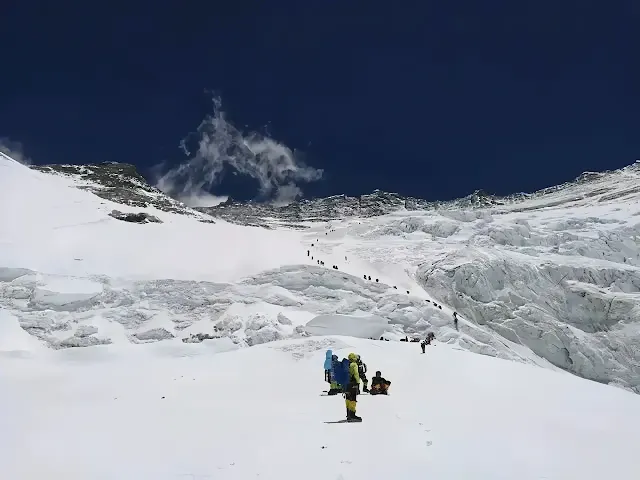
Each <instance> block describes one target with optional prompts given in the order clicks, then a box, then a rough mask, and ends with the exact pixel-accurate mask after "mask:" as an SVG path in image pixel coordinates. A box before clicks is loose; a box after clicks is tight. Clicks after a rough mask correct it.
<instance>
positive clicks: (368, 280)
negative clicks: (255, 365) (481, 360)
mask: <svg viewBox="0 0 640 480" xmlns="http://www.w3.org/2000/svg"><path fill="white" fill-rule="evenodd" d="M639 184H640V163H636V164H633V165H630V166H629V167H626V168H624V169H620V170H616V171H612V172H602V173H592V172H591V173H586V174H584V175H581V176H580V177H579V178H577V179H576V180H575V181H573V182H568V183H566V184H563V185H558V186H554V187H550V188H547V189H544V190H541V191H539V192H534V193H531V194H514V195H511V196H507V197H497V196H493V195H490V194H488V193H486V192H482V191H480V190H479V191H476V192H474V193H473V194H471V195H469V196H467V197H465V198H461V199H458V200H454V201H451V202H427V201H424V200H421V199H417V198H410V197H404V196H402V195H399V194H396V193H388V192H383V191H380V190H377V191H374V192H372V193H371V194H368V195H360V196H354V197H349V196H345V195H338V196H333V197H329V198H323V199H311V200H301V201H298V202H293V203H292V204H290V205H287V206H285V207H277V206H273V205H266V204H258V203H255V202H248V203H242V202H234V201H228V202H225V203H224V204H221V205H219V206H217V207H213V208H207V209H199V210H194V209H189V208H187V207H185V206H184V205H182V204H180V203H179V202H176V201H175V200H174V199H171V198H169V197H167V196H166V195H164V194H163V193H162V192H161V191H159V190H158V189H156V188H154V187H151V186H149V185H148V183H147V182H146V181H145V180H144V178H143V177H142V176H140V175H139V174H138V172H136V171H135V168H134V167H132V166H131V165H124V164H114V163H107V164H91V165H57V166H56V165H51V166H47V167H36V168H33V169H30V168H28V167H26V166H24V165H20V164H18V163H17V162H14V161H13V160H11V159H10V158H7V157H6V156H0V309H2V310H4V311H6V312H9V313H10V314H11V315H12V316H13V318H15V319H17V321H18V323H19V325H20V326H21V327H22V329H23V330H25V331H26V332H28V333H29V334H31V335H32V336H33V337H34V338H37V339H38V341H39V342H42V344H43V345H49V346H51V347H53V348H67V349H69V348H72V347H73V348H72V349H77V348H75V347H82V346H91V345H102V346H104V345H105V344H108V343H113V344H117V345H120V344H126V345H128V346H130V345H136V347H135V348H138V347H140V348H143V344H146V343H160V344H164V343H171V342H173V341H177V342H180V343H182V342H184V343H185V344H189V345H190V344H192V343H199V342H202V343H203V344H207V343H211V342H214V341H216V342H217V341H223V340H222V339H229V341H231V342H232V343H233V345H235V346H236V347H246V346H255V345H258V344H261V343H266V342H272V341H275V340H279V339H284V338H290V337H303V336H307V335H311V334H314V335H315V334H318V333H326V332H327V329H328V328H331V331H332V332H338V333H347V334H349V335H355V336H366V337H376V336H378V332H379V331H380V330H379V329H381V328H382V325H379V324H377V323H375V322H373V324H372V325H374V324H375V328H374V327H373V326H372V327H371V329H370V330H369V329H367V330H366V332H364V333H363V331H362V330H360V326H361V325H360V326H359V325H357V324H356V323H354V322H356V320H357V321H359V322H361V321H362V320H361V319H362V318H367V317H369V318H372V317H375V318H381V319H384V320H385V321H386V322H387V324H386V326H385V332H386V333H387V337H389V338H391V339H394V338H400V337H404V336H405V335H409V336H424V335H425V334H426V333H427V332H434V333H435V335H436V339H437V341H438V343H448V344H451V345H453V346H455V347H456V348H459V349H463V350H468V351H471V352H474V353H478V354H482V355H487V356H494V357H499V358H503V359H509V360H514V361H517V362H524V363H530V364H534V365H538V366H542V367H544V368H547V369H552V370H557V369H564V370H566V371H568V372H571V373H574V374H577V375H580V376H583V377H585V378H588V379H592V380H596V381H598V382H602V383H607V384H612V385H616V386H619V387H622V388H625V389H629V390H632V391H635V392H640V356H639V355H640V353H639V352H640V311H639V309H640V275H639V269H640V242H639V239H640V188H639V187H638V185H639ZM114 211H117V212H119V214H122V215H123V216H124V217H122V218H129V219H134V220H135V219H157V220H158V222H152V223H147V221H146V220H145V222H143V223H131V222H128V221H122V220H119V219H116V218H113V216H112V215H111V216H110V214H113V212H114ZM117 216H118V217H120V215H117ZM249 225H253V226H249ZM60 282H62V284H61V283H60ZM454 311H457V312H458V313H459V318H460V322H459V325H458V329H455V328H454V326H453V319H452V315H453V312H454ZM335 315H341V316H344V317H346V320H345V319H343V322H342V323H339V322H336V321H335V319H336V318H337V317H335ZM323 316H324V317H323ZM316 317H321V318H325V320H326V319H333V320H332V321H331V322H329V321H328V320H326V321H325V322H324V323H322V322H320V323H319V324H317V325H315V326H314V324H313V322H312V323H311V324H310V327H309V329H307V327H306V325H307V324H309V322H310V321H311V320H313V319H314V318H316ZM367 328H368V327H367ZM323 329H324V332H322V330H323ZM96 330H97V332H96ZM100 348H101V347H100Z"/></svg>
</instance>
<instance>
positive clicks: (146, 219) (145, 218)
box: [109, 210, 162, 223]
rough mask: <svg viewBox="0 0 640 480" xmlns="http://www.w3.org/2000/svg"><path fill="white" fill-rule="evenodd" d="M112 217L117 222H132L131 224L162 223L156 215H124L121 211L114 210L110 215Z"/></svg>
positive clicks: (142, 213) (143, 213) (140, 213)
mask: <svg viewBox="0 0 640 480" xmlns="http://www.w3.org/2000/svg"><path fill="white" fill-rule="evenodd" d="M109 216H110V217H113V218H115V219H117V220H122V221H123V222H131V223H162V220H160V219H159V218H158V217H156V216H154V215H149V214H148V213H145V212H139V213H124V212H121V211H120V210H113V211H112V212H111V213H110V214H109Z"/></svg>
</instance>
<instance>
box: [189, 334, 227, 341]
mask: <svg viewBox="0 0 640 480" xmlns="http://www.w3.org/2000/svg"><path fill="white" fill-rule="evenodd" d="M216 338H220V335H218V336H215V335H210V334H208V333H192V334H191V335H189V336H188V337H185V338H183V339H182V342H183V343H202V341H203V340H215V339H216Z"/></svg>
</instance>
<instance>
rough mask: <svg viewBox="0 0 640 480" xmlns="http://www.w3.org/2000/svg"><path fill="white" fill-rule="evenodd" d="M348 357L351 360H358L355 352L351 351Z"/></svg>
mask: <svg viewBox="0 0 640 480" xmlns="http://www.w3.org/2000/svg"><path fill="white" fill-rule="evenodd" d="M347 358H348V359H349V361H350V362H357V361H358V355H356V354H355V353H350V354H349V356H348V357H347Z"/></svg>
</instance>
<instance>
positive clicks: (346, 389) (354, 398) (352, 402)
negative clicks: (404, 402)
mask: <svg viewBox="0 0 640 480" xmlns="http://www.w3.org/2000/svg"><path fill="white" fill-rule="evenodd" d="M324 379H325V381H326V382H327V383H328V384H329V391H328V392H327V393H328V395H338V394H339V393H341V394H342V395H343V396H344V401H345V406H346V408H347V422H361V421H362V418H361V417H359V416H358V415H356V407H357V402H358V395H360V382H362V391H363V392H365V393H368V394H370V395H387V394H388V390H389V386H390V385H391V382H390V381H389V380H387V379H386V378H383V377H382V374H381V373H380V371H379V370H378V371H377V372H376V375H375V377H373V378H372V379H371V390H369V380H368V379H367V365H366V364H365V363H364V362H363V361H362V359H361V358H360V355H357V354H355V353H350V354H349V355H348V356H347V358H343V359H342V361H338V356H337V355H334V354H333V352H332V351H331V350H327V352H326V354H325V360H324Z"/></svg>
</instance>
